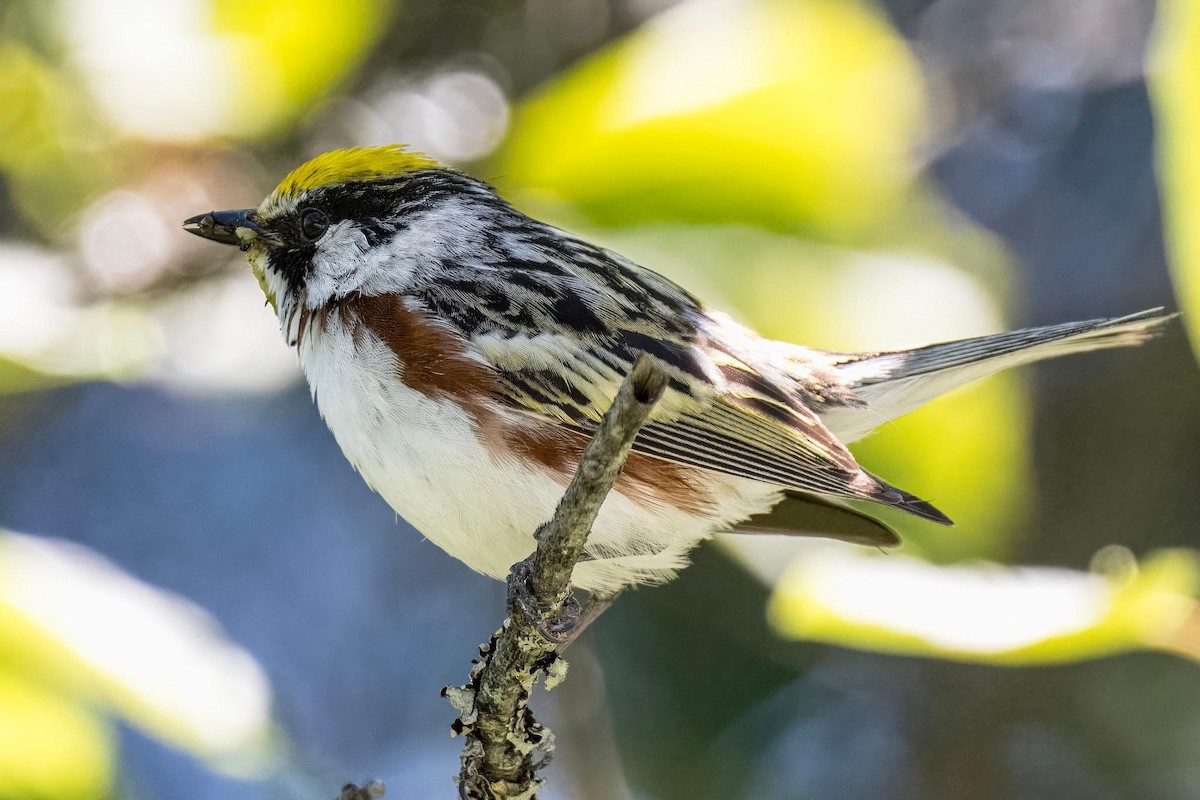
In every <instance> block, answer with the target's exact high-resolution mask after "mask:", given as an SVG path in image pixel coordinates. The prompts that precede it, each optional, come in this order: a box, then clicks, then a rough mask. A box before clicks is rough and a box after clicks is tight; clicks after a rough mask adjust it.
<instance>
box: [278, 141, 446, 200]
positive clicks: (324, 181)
mask: <svg viewBox="0 0 1200 800" xmlns="http://www.w3.org/2000/svg"><path fill="white" fill-rule="evenodd" d="M440 166H442V165H441V164H440V163H438V162H437V161H436V160H434V159H432V158H430V157H429V156H426V155H424V154H422V153H417V152H413V151H410V150H407V149H405V146H404V145H400V144H388V145H383V146H381V147H350V148H347V149H345V150H332V151H330V152H328V153H322V154H321V155H319V156H317V157H315V158H313V159H310V160H309V161H306V162H305V163H303V164H301V165H300V166H298V167H296V168H295V169H294V170H292V171H291V172H290V173H288V176H287V177H286V178H284V179H283V181H282V182H281V183H280V184H279V186H278V187H276V189H275V191H274V192H272V193H271V198H270V199H271V200H273V201H277V200H281V199H283V198H285V197H297V196H299V195H300V194H302V193H304V192H307V191H309V190H311V189H317V188H319V187H321V186H329V185H331V184H335V183H347V182H349V181H375V180H383V179H385V178H395V177H397V176H399V175H404V174H405V173H408V172H413V171H414V170H418V169H429V168H432V167H440Z"/></svg>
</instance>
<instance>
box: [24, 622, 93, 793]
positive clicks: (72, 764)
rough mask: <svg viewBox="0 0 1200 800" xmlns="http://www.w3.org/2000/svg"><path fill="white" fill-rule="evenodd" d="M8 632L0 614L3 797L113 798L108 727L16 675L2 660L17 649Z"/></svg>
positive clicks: (84, 710) (34, 681)
mask: <svg viewBox="0 0 1200 800" xmlns="http://www.w3.org/2000/svg"><path fill="white" fill-rule="evenodd" d="M7 627H8V626H7V625H6V624H5V620H4V614H3V613H2V612H0V709H3V712H4V713H2V714H0V797H3V798H6V800H7V799H8V798H11V800H43V798H44V799H45V800H50V799H51V798H71V799H72V800H102V798H106V797H110V796H111V791H112V781H113V772H114V770H115V760H116V759H115V753H114V748H113V741H112V738H113V737H112V731H111V730H110V729H109V726H108V725H106V724H105V723H104V722H102V721H101V720H100V718H99V717H98V716H97V715H96V714H95V713H93V712H92V711H90V710H89V709H87V708H86V707H85V706H83V705H81V704H80V703H78V702H77V701H76V700H75V698H73V697H71V696H70V695H65V694H63V693H62V692H60V691H58V690H57V689H55V688H51V687H47V686H46V685H45V684H44V683H43V682H42V681H41V680H38V679H35V678H34V677H33V676H31V675H30V674H29V673H28V672H27V671H26V670H24V669H22V670H21V671H20V672H14V671H12V670H13V667H14V665H13V664H11V663H7V662H9V661H10V660H11V659H10V658H3V655H4V653H5V649H6V648H8V647H11V646H12V645H13V644H14V643H13V642H12V641H11V640H9V638H8V631H6V630H5V629H6V628H7ZM14 652H19V651H14V650H8V653H9V654H10V656H11V654H12V653H14ZM15 666H18V667H19V666H20V665H15Z"/></svg>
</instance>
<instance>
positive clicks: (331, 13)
mask: <svg viewBox="0 0 1200 800" xmlns="http://www.w3.org/2000/svg"><path fill="white" fill-rule="evenodd" d="M212 6H213V33H214V35H216V36H218V37H220V38H221V40H223V41H224V42H226V43H227V44H228V45H229V50H228V57H229V58H230V60H231V62H232V63H230V64H227V65H225V66H227V67H228V69H229V74H231V75H236V76H239V80H237V81H235V82H233V83H231V84H230V85H228V86H226V87H225V89H226V90H228V91H230V92H232V93H233V94H234V97H235V99H236V102H235V107H234V115H233V117H232V118H231V119H230V120H229V132H231V133H236V134H239V135H243V136H255V135H261V134H263V133H265V132H268V131H270V130H271V129H273V128H276V127H278V126H279V125H281V124H283V123H288V122H292V121H294V120H295V119H296V118H297V117H300V116H302V115H304V114H305V113H307V112H308V111H309V110H310V109H311V107H312V105H313V102H314V101H315V100H317V99H319V98H320V97H321V96H322V95H324V94H325V93H326V92H328V91H329V90H330V89H331V88H332V86H333V85H334V84H335V83H336V82H337V81H339V80H341V79H343V78H344V77H345V76H346V75H348V74H350V73H351V71H352V70H353V69H354V67H356V66H357V65H358V64H359V63H360V62H361V61H362V60H363V59H364V58H365V57H366V56H367V54H368V53H369V52H370V47H371V45H372V44H374V42H375V40H376V39H377V38H378V37H379V36H380V35H382V33H383V32H384V31H385V30H387V21H388V17H390V16H391V14H393V13H395V9H396V7H397V6H398V4H388V3H384V2H381V0H336V1H335V0H213V4H212ZM242 78H244V79H242Z"/></svg>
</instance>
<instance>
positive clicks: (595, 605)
mask: <svg viewBox="0 0 1200 800" xmlns="http://www.w3.org/2000/svg"><path fill="white" fill-rule="evenodd" d="M532 563H533V562H532V557H531V558H527V559H525V560H524V561H520V562H518V563H516V564H514V565H513V568H512V571H511V572H510V573H509V575H508V603H509V607H508V612H509V614H510V615H511V614H519V615H521V616H522V617H523V618H524V619H526V620H528V621H529V622H530V624H531V625H532V626H533V628H534V629H535V630H536V631H537V632H538V633H539V634H540V635H541V636H542V637H543V638H544V639H545V640H546V641H547V642H550V643H551V644H553V645H554V646H555V647H556V648H557V649H558V651H559V652H560V653H561V652H562V651H563V650H565V649H566V648H567V646H568V645H570V644H571V642H573V641H575V640H576V639H577V638H579V635H580V634H582V633H583V632H584V631H585V630H587V628H588V626H589V625H591V624H592V623H593V622H595V621H596V620H597V619H599V618H600V615H601V614H603V613H604V612H605V611H606V610H607V609H608V607H609V606H611V605H612V604H613V602H614V601H615V600H616V599H617V595H616V594H613V595H591V596H590V597H588V599H587V600H586V601H585V602H584V603H580V602H579V601H578V600H577V599H576V598H575V595H574V593H572V592H570V591H568V592H567V596H566V597H565V598H563V601H562V602H561V603H560V604H559V605H558V607H557V608H554V607H551V608H546V607H545V606H544V605H543V604H542V603H540V602H539V600H538V597H537V595H536V594H535V593H534V591H533V587H532V586H531V585H530V568H531V565H532Z"/></svg>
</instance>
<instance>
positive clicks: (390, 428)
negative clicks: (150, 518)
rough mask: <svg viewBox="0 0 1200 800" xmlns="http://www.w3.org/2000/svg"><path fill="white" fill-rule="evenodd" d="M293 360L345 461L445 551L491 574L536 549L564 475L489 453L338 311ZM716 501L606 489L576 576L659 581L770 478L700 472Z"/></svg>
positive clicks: (763, 498) (609, 583)
mask: <svg viewBox="0 0 1200 800" xmlns="http://www.w3.org/2000/svg"><path fill="white" fill-rule="evenodd" d="M300 359H301V364H302V366H303V368H304V372H305V374H306V375H307V377H308V381H309V385H310V387H311V388H312V392H313V395H314V397H315V398H316V401H317V406H318V408H319V409H320V411H321V415H322V416H323V417H324V418H325V421H326V423H328V425H329V428H330V430H332V431H333V435H334V437H335V438H336V439H337V442H338V444H339V445H340V446H341V448H342V452H343V453H345V455H346V457H347V458H348V459H349V460H350V463H351V464H353V465H354V467H355V468H356V469H357V470H358V471H359V472H360V473H361V474H362V476H363V478H364V479H365V480H366V481H367V483H368V484H369V485H370V486H371V488H373V489H374V490H375V491H377V492H379V494H381V495H382V496H383V498H384V499H385V500H387V502H388V503H389V504H390V505H391V506H392V508H393V509H395V510H396V512H397V513H398V514H399V515H400V516H401V517H403V518H404V519H405V520H407V521H408V522H409V523H411V524H412V525H413V526H414V527H416V528H417V529H418V530H419V531H421V532H422V533H423V534H424V535H425V536H427V537H429V539H430V540H432V541H433V542H434V543H435V544H437V545H438V546H439V547H441V548H442V549H443V550H445V551H446V552H447V553H449V554H450V555H452V556H454V557H455V558H457V559H459V560H461V561H463V562H464V563H466V564H467V565H468V566H470V567H471V568H473V569H475V570H478V571H479V572H482V573H484V574H486V575H490V576H492V577H494V578H504V577H505V576H506V575H507V574H508V571H509V568H510V567H511V566H512V565H513V564H514V563H515V562H517V561H519V560H521V559H522V558H524V557H525V556H527V555H529V553H531V552H532V551H533V548H534V538H533V533H534V531H535V530H536V529H537V526H538V525H539V524H541V523H542V522H544V521H545V520H547V519H549V518H550V516H551V514H552V513H553V511H554V508H555V506H556V505H557V503H558V501H559V499H560V498H561V497H562V493H563V489H564V488H565V486H564V484H563V483H562V482H561V479H560V478H558V477H557V476H555V475H554V474H553V473H550V472H547V471H546V470H544V469H542V468H540V467H537V466H532V467H530V466H522V465H520V464H517V463H515V462H514V461H513V460H512V459H511V458H503V457H501V456H497V455H495V454H493V453H491V452H489V451H488V450H487V449H486V448H485V447H484V446H483V445H482V444H481V443H480V441H479V439H478V437H477V436H476V433H475V430H474V429H473V428H472V422H471V419H470V417H469V415H468V414H467V412H465V411H464V410H463V409H462V408H461V407H459V406H458V405H456V404H455V403H453V402H450V401H448V400H438V399H432V398H430V397H427V396H425V395H423V394H421V393H419V392H416V391H414V390H412V389H409V388H408V387H406V386H405V385H404V384H403V383H402V382H401V381H400V380H399V378H398V371H397V364H396V357H395V355H394V354H393V353H392V351H391V350H390V349H389V348H388V347H387V346H386V345H385V344H384V343H383V342H381V341H380V340H379V339H377V338H375V336H374V335H373V334H371V333H370V332H369V331H367V330H365V329H363V328H359V329H358V331H357V341H356V340H355V337H354V336H352V335H351V334H350V332H349V331H348V330H346V329H344V328H343V327H342V324H341V321H340V319H339V318H338V316H337V315H331V316H330V317H329V319H328V321H327V323H326V324H325V325H324V326H319V325H313V326H310V330H309V331H308V332H307V333H306V335H305V336H304V337H303V340H302V344H301V348H300ZM708 476H709V480H710V481H711V482H712V488H713V489H714V490H715V493H716V495H717V497H718V498H719V499H718V503H717V506H718V508H717V509H716V511H715V513H714V514H712V515H711V516H707V517H698V516H694V515H691V514H687V513H684V512H681V511H678V510H676V509H673V508H669V507H659V508H655V509H648V508H646V507H644V506H641V505H638V504H637V503H635V502H633V501H632V500H630V499H628V498H626V497H625V496H624V495H621V494H620V493H619V492H613V493H612V494H611V495H609V497H608V499H607V500H606V501H605V504H604V507H603V508H602V509H601V512H600V516H599V518H598V519H597V522H596V525H595V527H594V529H593V532H592V536H591V538H590V539H589V548H588V549H589V555H590V559H591V560H587V561H584V562H581V563H580V564H579V565H578V566H577V567H576V570H575V573H574V582H575V584H576V585H577V586H579V587H580V588H583V589H588V590H594V591H600V592H611V591H614V590H616V589H619V588H621V587H623V586H626V585H629V584H634V583H647V582H657V581H662V580H666V579H668V578H669V577H671V576H672V575H673V574H674V571H675V570H677V569H679V568H680V567H682V566H684V565H685V564H686V554H687V551H688V550H689V549H690V548H691V547H692V546H694V545H695V544H696V543H697V542H698V541H700V540H701V539H703V538H705V537H707V536H709V535H711V533H713V532H715V531H717V530H723V529H726V528H727V527H728V526H729V525H731V524H733V523H735V522H737V521H740V520H742V519H745V518H746V517H748V516H750V515H752V514H755V513H759V512H761V511H765V510H766V509H768V508H769V507H770V506H771V505H773V504H774V503H775V502H776V501H777V500H778V497H779V495H778V493H777V492H776V491H775V490H774V489H773V488H772V487H769V486H766V485H763V484H759V483H754V482H750V481H744V480H741V479H735V478H726V477H725V476H721V475H718V474H716V473H708Z"/></svg>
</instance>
